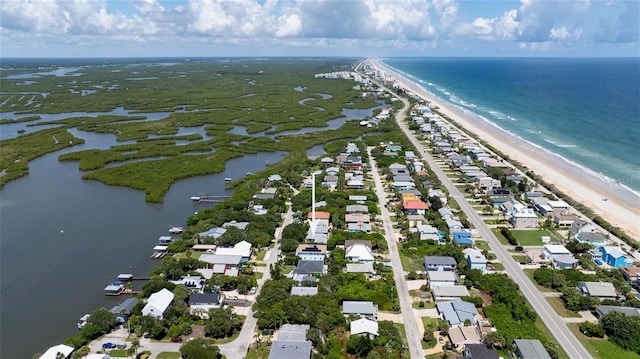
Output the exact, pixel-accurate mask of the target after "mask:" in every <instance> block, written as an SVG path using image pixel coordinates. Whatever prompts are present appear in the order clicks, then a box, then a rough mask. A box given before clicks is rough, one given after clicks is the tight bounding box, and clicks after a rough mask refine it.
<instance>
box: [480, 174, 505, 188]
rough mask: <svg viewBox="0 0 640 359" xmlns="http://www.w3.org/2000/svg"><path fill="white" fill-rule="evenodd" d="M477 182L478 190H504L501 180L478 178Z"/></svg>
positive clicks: (487, 177)
mask: <svg viewBox="0 0 640 359" xmlns="http://www.w3.org/2000/svg"><path fill="white" fill-rule="evenodd" d="M476 182H477V183H478V189H481V190H483V191H488V190H492V189H494V188H502V183H501V182H500V180H499V179H495V178H491V177H489V176H483V177H476Z"/></svg>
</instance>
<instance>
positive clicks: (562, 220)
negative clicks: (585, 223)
mask: <svg viewBox="0 0 640 359" xmlns="http://www.w3.org/2000/svg"><path fill="white" fill-rule="evenodd" d="M579 220H580V219H579V217H578V216H576V215H575V214H573V213H571V214H563V213H558V214H556V213H554V214H553V223H554V224H555V225H556V227H561V228H569V227H571V226H572V225H573V223H574V222H575V221H579Z"/></svg>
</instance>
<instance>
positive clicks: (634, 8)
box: [593, 1, 640, 43]
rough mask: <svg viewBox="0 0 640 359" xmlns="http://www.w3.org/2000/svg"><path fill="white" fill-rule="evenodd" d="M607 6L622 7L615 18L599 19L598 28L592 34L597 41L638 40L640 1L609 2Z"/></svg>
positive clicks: (639, 37)
mask: <svg viewBox="0 0 640 359" xmlns="http://www.w3.org/2000/svg"><path fill="white" fill-rule="evenodd" d="M608 5H609V6H612V7H614V6H619V7H621V8H622V10H621V12H620V15H619V16H618V18H617V19H614V18H612V17H604V18H601V19H600V23H599V25H600V29H599V31H598V32H597V33H595V34H594V36H593V39H594V40H595V41H597V42H611V43H618V42H619V43H630V42H638V40H640V31H639V29H640V2H637V1H624V2H620V3H618V2H611V3H609V4H608Z"/></svg>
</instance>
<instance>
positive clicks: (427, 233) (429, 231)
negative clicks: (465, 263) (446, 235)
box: [416, 224, 440, 242]
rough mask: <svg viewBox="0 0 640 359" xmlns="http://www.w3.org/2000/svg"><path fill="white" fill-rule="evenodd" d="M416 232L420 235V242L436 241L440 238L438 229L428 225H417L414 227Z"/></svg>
mask: <svg viewBox="0 0 640 359" xmlns="http://www.w3.org/2000/svg"><path fill="white" fill-rule="evenodd" d="M416 230H417V231H418V233H420V240H423V241H424V240H427V239H431V240H433V241H436V242H437V241H438V239H439V238H440V237H439V236H438V229H437V228H436V227H433V226H431V225H429V224H419V225H417V226H416Z"/></svg>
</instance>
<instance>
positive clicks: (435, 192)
mask: <svg viewBox="0 0 640 359" xmlns="http://www.w3.org/2000/svg"><path fill="white" fill-rule="evenodd" d="M428 193H429V198H431V197H437V198H439V199H440V203H442V205H443V206H444V205H446V204H447V195H446V194H445V193H444V192H442V190H441V189H439V188H430V189H429V192H428Z"/></svg>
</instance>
